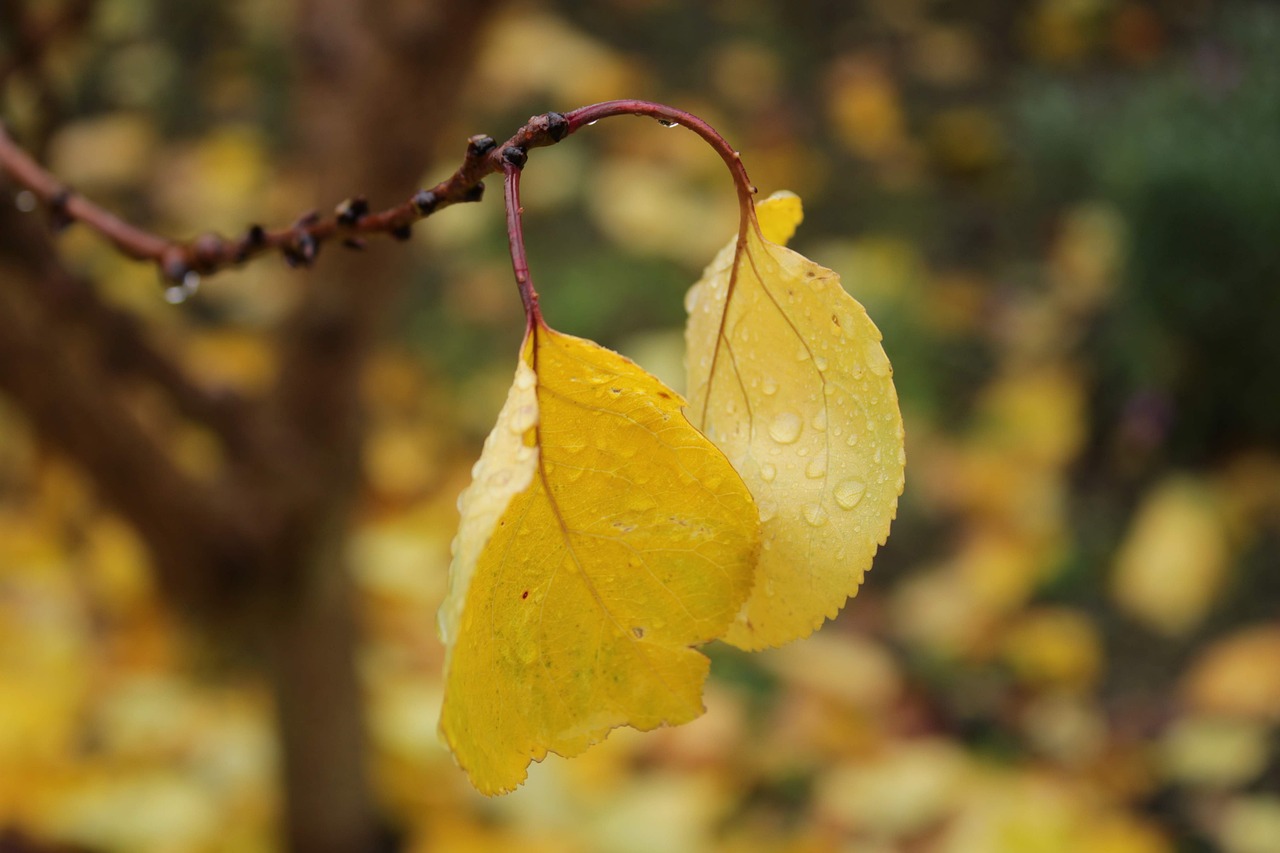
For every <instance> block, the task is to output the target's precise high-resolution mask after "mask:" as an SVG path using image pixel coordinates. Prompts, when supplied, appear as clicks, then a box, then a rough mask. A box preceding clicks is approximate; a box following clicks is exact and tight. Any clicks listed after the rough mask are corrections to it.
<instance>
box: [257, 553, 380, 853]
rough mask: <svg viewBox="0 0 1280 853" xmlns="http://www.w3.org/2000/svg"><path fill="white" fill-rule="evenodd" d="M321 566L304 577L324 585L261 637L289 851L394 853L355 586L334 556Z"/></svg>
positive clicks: (325, 558) (323, 560) (320, 562)
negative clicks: (379, 804)
mask: <svg viewBox="0 0 1280 853" xmlns="http://www.w3.org/2000/svg"><path fill="white" fill-rule="evenodd" d="M317 562H318V564H317V565H313V566H310V567H308V571H309V574H311V576H312V577H316V578H320V579H322V582H321V583H318V584H316V585H315V586H314V588H313V589H312V590H311V591H310V592H309V594H306V595H304V596H302V598H301V600H298V601H296V602H294V603H293V604H292V606H291V607H290V608H289V609H288V610H287V611H286V612H284V613H282V614H281V616H280V618H279V619H278V620H277V621H276V624H274V625H272V626H269V627H268V631H269V634H268V636H267V639H266V643H267V646H268V648H267V655H268V661H267V666H268V672H269V675H270V680H271V687H272V690H273V693H274V698H275V703H276V715H277V720H278V725H279V731H280V749H281V756H282V766H281V777H282V778H281V783H282V790H284V791H285V792H286V796H285V802H284V814H283V819H284V826H283V831H284V835H285V838H286V840H287V848H288V849H289V850H292V851H295V853H346V851H366V850H368V851H376V850H384V849H386V850H389V849H393V848H392V846H391V845H390V838H389V837H388V835H387V833H386V831H385V824H384V823H383V822H382V821H380V820H379V817H378V814H377V809H376V806H375V802H374V796H373V793H372V791H371V788H370V786H369V784H368V781H367V780H368V771H369V767H368V761H369V752H368V750H367V748H366V741H367V733H366V731H365V728H364V715H363V707H362V706H363V701H362V691H361V688H360V683H359V678H358V673H357V669H356V660H355V655H356V650H357V639H358V634H359V629H358V626H357V624H356V622H357V620H356V616H355V612H354V608H355V600H354V596H353V594H352V593H353V590H352V588H351V582H350V579H349V577H348V574H347V572H346V566H345V565H343V563H342V561H341V559H340V558H339V557H338V552H337V551H336V550H331V551H328V552H327V553H325V554H322V555H320V556H319V557H318V558H317Z"/></svg>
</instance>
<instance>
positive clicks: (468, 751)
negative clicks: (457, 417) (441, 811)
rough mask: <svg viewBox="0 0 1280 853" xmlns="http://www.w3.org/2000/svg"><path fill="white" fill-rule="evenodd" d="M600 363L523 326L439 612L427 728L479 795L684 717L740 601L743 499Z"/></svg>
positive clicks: (626, 364)
mask: <svg viewBox="0 0 1280 853" xmlns="http://www.w3.org/2000/svg"><path fill="white" fill-rule="evenodd" d="M683 405H684V401H683V400H681V399H680V398H679V396H678V395H676V394H675V393H674V392H672V391H670V390H668V389H667V388H666V387H665V386H664V385H662V384H661V383H660V382H658V380H656V379H654V378H653V377H652V376H650V375H649V374H647V373H645V372H644V371H643V370H641V369H640V368H638V367H637V366H636V365H634V364H633V363H632V362H630V361H628V360H627V359H625V358H623V357H622V356H620V355H617V354H616V353H613V352H610V351H608V350H605V349H603V348H601V347H599V346H597V345H595V344H593V343H591V342H589V341H584V340H581V339H579V338H574V337H570V336H567V335H561V334H559V333H557V332H554V331H552V330H550V329H548V328H546V327H545V326H543V325H541V324H537V325H535V327H534V328H533V329H532V331H531V332H530V334H529V336H528V337H527V338H526V341H525V346H524V349H523V352H522V355H521V360H520V363H519V365H518V366H517V369H516V377H515V382H514V384H513V386H512V388H511V392H510V395H509V396H508V398H507V402H506V404H505V406H504V407H503V409H502V412H501V414H500V415H499V417H498V423H497V425H496V426H495V427H494V429H493V432H492V433H491V434H490V436H489V438H488V440H487V441H486V442H485V449H484V452H483V454H482V455H481V457H480V461H479V462H478V463H477V464H476V467H475V469H474V472H473V473H474V477H475V479H474V481H473V483H472V485H471V486H470V487H469V488H468V489H467V490H466V492H464V494H463V496H462V498H461V500H460V502H459V507H460V509H461V512H462V523H461V527H460V529H459V532H458V539H457V541H456V543H455V554H454V560H453V565H452V567H451V570H450V590H449V596H448V598H447V599H446V601H445V603H444V605H443V606H442V608H441V618H440V621H441V633H442V635H443V637H444V640H445V643H446V645H447V646H448V648H449V656H448V660H447V663H446V675H445V699H444V707H443V710H442V712H441V720H440V728H441V732H442V733H443V735H444V737H445V739H446V740H447V741H448V743H449V746H450V747H451V748H452V750H453V753H454V756H455V757H456V758H457V761H458V763H459V764H460V765H461V766H462V767H463V768H464V769H465V770H466V771H467V774H468V775H469V776H470V778H471V781H472V782H473V783H474V784H475V786H476V787H477V788H478V789H479V790H480V791H482V792H484V793H486V794H495V793H501V792H505V791H509V790H511V789H513V788H515V787H516V786H517V785H519V784H520V783H521V782H522V781H524V778H525V775H526V772H527V771H526V768H527V766H528V764H529V762H530V760H534V761H540V760H541V759H542V758H543V757H544V756H545V755H546V753H547V752H548V751H553V752H556V753H558V754H560V755H563V756H571V755H575V754H577V753H579V752H581V751H582V750H584V749H586V748H587V747H588V746H590V745H591V744H592V743H594V742H595V741H598V740H600V739H601V738H602V737H604V736H605V735H606V734H607V733H608V731H609V730H610V729H611V728H614V727H616V726H621V725H630V726H634V727H635V728H637V729H641V730H647V729H652V728H655V727H657V726H660V725H663V724H672V725H674V724H678V723H683V722H687V721H689V720H692V719H694V718H695V717H697V716H698V715H699V714H701V713H702V710H703V707H702V684H703V681H704V680H705V679H706V675H707V669H708V661H707V659H706V658H705V657H704V656H703V655H701V654H699V653H698V652H696V651H694V650H693V649H692V648H690V647H691V646H694V645H697V644H699V643H705V642H708V641H709V640H711V639H714V638H715V637H718V636H720V635H721V634H723V633H724V631H725V629H726V628H727V627H728V626H729V624H730V623H731V622H732V621H733V618H734V615H735V614H736V613H737V612H738V610H739V609H740V608H741V606H742V603H743V601H744V600H745V599H746V597H747V594H748V592H749V590H750V586H751V580H752V567H753V565H754V556H755V553H756V551H757V549H758V547H759V530H758V522H757V513H756V509H755V507H754V505H753V504H752V500H751V496H750V495H749V493H748V492H747V489H746V487H745V486H744V485H743V483H742V481H741V480H740V479H739V478H738V476H737V474H735V473H734V471H733V469H732V468H731V467H730V466H729V463H728V462H727V461H726V460H725V458H724V456H723V455H722V454H721V453H720V451H718V450H717V449H716V448H715V447H714V446H713V445H712V444H711V443H710V442H709V441H707V440H706V439H705V438H704V437H703V436H702V435H701V434H699V433H698V431H697V430H695V429H694V428H693V427H692V426H691V425H690V424H689V422H688V421H687V420H686V419H685V417H684V415H683V414H682V413H681V406H683Z"/></svg>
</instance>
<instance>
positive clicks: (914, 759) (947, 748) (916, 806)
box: [814, 738, 968, 839]
mask: <svg viewBox="0 0 1280 853" xmlns="http://www.w3.org/2000/svg"><path fill="white" fill-rule="evenodd" d="M967 769H968V759H967V757H966V756H965V753H964V750H963V749H962V748H961V747H960V746H958V745H957V744H954V743H951V742H950V741H947V740H943V739H941V738H937V739H924V740H918V741H910V742H906V743H898V744H894V745H892V746H891V747H890V748H889V749H888V750H886V751H885V752H884V753H883V754H881V755H877V756H875V757H873V758H871V759H870V760H866V759H859V760H857V761H852V762H848V763H846V764H842V765H839V766H836V767H835V768H833V769H832V770H830V771H828V772H827V773H825V774H823V776H822V777H821V778H820V779H819V780H818V783H817V789H816V791H815V795H814V798H815V801H816V803H815V809H816V810H817V812H818V814H819V815H821V816H822V817H824V818H826V819H828V820H831V821H833V822H835V823H836V824H837V825H843V826H847V827H849V828H850V829H853V830H855V831H859V832H862V833H865V834H868V835H871V836H873V837H877V838H881V839H890V838H901V837H902V836H906V835H911V834H915V833H919V832H922V831H924V830H926V829H928V828H929V826H930V825H931V824H934V823H936V822H937V821H939V820H941V819H942V818H944V817H945V816H946V815H947V814H948V813H950V812H951V811H952V810H953V809H954V808H955V807H956V805H957V804H958V801H959V799H960V796H961V793H962V791H963V785H964V783H965V777H966V771H967Z"/></svg>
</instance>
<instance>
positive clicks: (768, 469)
mask: <svg viewBox="0 0 1280 853" xmlns="http://www.w3.org/2000/svg"><path fill="white" fill-rule="evenodd" d="M777 476H778V469H777V468H775V467H773V466H772V465H770V464H769V463H768V462H766V463H764V464H763V465H761V466H760V479H762V480H764V481H765V482H766V483H772V482H773V480H774V478H775V477H777Z"/></svg>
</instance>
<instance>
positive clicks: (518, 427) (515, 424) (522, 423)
mask: <svg viewBox="0 0 1280 853" xmlns="http://www.w3.org/2000/svg"><path fill="white" fill-rule="evenodd" d="M537 422H538V407H537V406H535V405H532V404H526V405H523V406H520V407H518V408H517V409H516V410H515V411H514V412H512V413H511V420H510V422H509V423H508V427H509V428H510V430H511V431H512V432H514V433H515V434H516V435H523V434H524V432H525V431H526V430H528V429H529V428H530V427H532V426H533V425H534V424H536V423H537Z"/></svg>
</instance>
